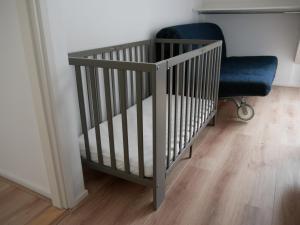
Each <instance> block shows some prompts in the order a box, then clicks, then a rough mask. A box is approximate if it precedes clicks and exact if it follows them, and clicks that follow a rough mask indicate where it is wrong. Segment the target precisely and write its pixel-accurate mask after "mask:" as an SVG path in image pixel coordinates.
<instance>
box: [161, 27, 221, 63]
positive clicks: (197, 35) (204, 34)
mask: <svg viewBox="0 0 300 225" xmlns="http://www.w3.org/2000/svg"><path fill="white" fill-rule="evenodd" d="M156 37H157V38H167V39H204V40H222V41H223V47H222V58H226V45H225V39H224V35H223V32H222V30H221V28H220V27H219V26H218V25H216V24H213V23H193V24H184V25H178V26H173V27H166V28H164V29H162V30H160V31H159V32H158V33H157V35H156Z"/></svg>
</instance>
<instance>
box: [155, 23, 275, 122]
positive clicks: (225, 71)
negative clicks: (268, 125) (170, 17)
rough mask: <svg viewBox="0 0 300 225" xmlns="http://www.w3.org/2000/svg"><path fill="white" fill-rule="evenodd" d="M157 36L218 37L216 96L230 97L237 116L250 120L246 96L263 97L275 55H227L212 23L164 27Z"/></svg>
mask: <svg viewBox="0 0 300 225" xmlns="http://www.w3.org/2000/svg"><path fill="white" fill-rule="evenodd" d="M156 37H157V38H167V39H205V40H222V41H223V46H222V65H221V77H220V90H219V97H220V98H222V99H230V100H233V101H234V103H235V104H236V106H237V115H238V117H239V118H240V119H242V120H245V121H247V120H250V119H252V118H253V116H254V109H253V107H252V106H250V105H249V104H247V103H246V97H247V96H266V95H268V94H269V93H270V91H271V88H272V83H273V80H274V77H275V74H276V70H277V65H278V60H277V57H275V56H243V57H227V54H226V44H225V39H224V35H223V32H222V30H221V29H220V27H219V26H217V25H216V24H213V23H194V24H185V25H178V26H173V27H167V28H164V29H162V30H160V31H159V32H158V33H157V35H156Z"/></svg>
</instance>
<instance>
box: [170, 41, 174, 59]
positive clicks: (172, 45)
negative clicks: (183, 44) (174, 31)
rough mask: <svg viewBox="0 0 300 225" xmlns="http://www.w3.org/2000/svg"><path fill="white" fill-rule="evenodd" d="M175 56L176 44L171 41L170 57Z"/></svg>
mask: <svg viewBox="0 0 300 225" xmlns="http://www.w3.org/2000/svg"><path fill="white" fill-rule="evenodd" d="M173 56H174V44H173V43H170V58H171V57H173Z"/></svg>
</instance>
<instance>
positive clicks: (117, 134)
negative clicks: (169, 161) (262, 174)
mask: <svg viewBox="0 0 300 225" xmlns="http://www.w3.org/2000/svg"><path fill="white" fill-rule="evenodd" d="M174 100H175V96H173V101H172V107H173V110H172V111H173V112H174V111H175V110H174V109H175V106H174V105H175V104H174V102H175V101H174ZM190 102H191V101H189V104H190ZM194 102H195V101H194ZM201 102H202V100H201ZM207 102H208V100H207ZM179 103H181V98H180V96H178V114H179V115H180V104H179ZM183 103H184V110H183V112H184V113H183V118H185V105H186V104H185V98H184V99H183ZM208 103H209V104H208V105H209V107H213V104H212V102H211V101H209V102H208ZM193 104H194V105H195V103H193ZM209 107H208V108H209ZM189 108H190V107H189V106H188V109H189ZM188 111H189V110H188ZM189 115H190V113H189V112H188V118H189ZM207 116H208V110H207V112H206V117H207ZM177 117H178V119H177V124H178V125H177V127H179V124H180V122H179V121H180V117H179V116H177ZM136 118H137V114H136V105H134V106H132V107H130V108H129V109H128V110H127V124H128V145H129V163H130V172H131V173H132V174H135V175H139V164H138V141H137V120H136ZM173 118H174V115H173V116H172V129H171V131H173V132H172V135H171V137H172V145H171V149H174V144H173V143H174V141H173V140H174V119H173ZM167 119H168V118H167ZM167 121H168V120H167ZM183 121H184V120H183ZM188 121H189V120H188ZM193 123H194V121H192V127H193ZM166 126H167V122H166ZM99 127H100V134H101V147H102V154H103V163H104V165H106V166H110V165H111V161H110V160H111V159H110V148H109V138H108V126H107V121H105V122H103V123H101V124H100V125H99ZM183 127H184V123H183ZM188 127H189V123H188ZM113 130H114V145H115V155H116V167H117V168H118V169H119V170H123V171H124V170H125V166H124V150H123V136H122V117H121V114H119V115H117V116H115V117H113ZM143 131H144V132H143V136H144V140H143V141H144V171H145V176H146V177H152V176H153V149H152V144H153V143H152V140H153V139H152V138H153V137H152V136H153V135H152V97H148V98H146V99H145V100H143ZM179 132H180V131H179V128H178V130H177V141H176V143H177V150H178V149H179ZM183 132H184V130H183ZM187 133H188V134H189V130H188V131H187ZM88 136H89V144H90V152H91V159H92V161H94V162H98V155H97V144H96V135H95V128H93V129H90V130H89V131H88ZM182 137H184V135H182ZM182 142H183V141H182ZM79 145H80V153H81V155H82V156H83V157H86V153H85V145H84V137H83V135H81V136H80V137H79ZM171 152H172V153H173V151H171ZM171 157H172V156H171Z"/></svg>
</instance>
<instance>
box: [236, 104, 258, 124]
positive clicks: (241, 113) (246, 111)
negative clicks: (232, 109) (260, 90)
mask: <svg viewBox="0 0 300 225" xmlns="http://www.w3.org/2000/svg"><path fill="white" fill-rule="evenodd" d="M237 116H238V118H239V119H241V120H243V121H249V120H251V119H252V118H253V117H254V109H253V108H252V106H250V105H248V104H246V103H242V104H241V105H240V106H239V107H238V108H237Z"/></svg>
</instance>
